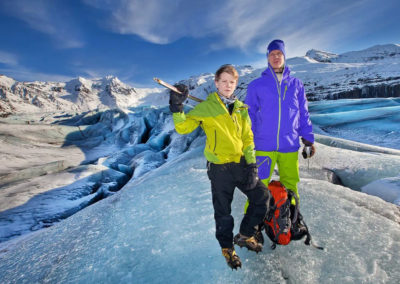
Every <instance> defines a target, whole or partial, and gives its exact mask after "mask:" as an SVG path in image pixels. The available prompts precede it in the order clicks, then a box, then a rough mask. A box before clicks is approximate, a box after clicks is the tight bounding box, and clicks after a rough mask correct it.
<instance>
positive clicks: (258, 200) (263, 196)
mask: <svg viewBox="0 0 400 284" xmlns="http://www.w3.org/2000/svg"><path fill="white" fill-rule="evenodd" d="M245 166H246V165H245V164H244V165H243V164H242V165H240V166H238V168H237V173H236V174H235V177H236V178H241V180H238V183H237V184H236V186H237V187H238V188H239V189H240V190H241V191H242V192H243V193H244V194H245V195H246V196H247V202H248V207H247V210H246V212H245V214H244V217H243V219H242V222H241V224H240V231H239V232H240V233H241V234H242V235H245V236H253V235H254V234H255V233H256V230H257V228H258V225H259V224H261V223H262V222H263V220H264V217H265V215H266V213H267V204H269V197H270V192H269V191H268V189H267V187H266V186H265V185H264V183H262V182H261V181H260V180H259V181H258V182H257V184H256V186H255V187H254V188H252V189H250V190H248V189H245V186H243V183H242V181H243V179H244V175H245V174H246V172H245Z"/></svg>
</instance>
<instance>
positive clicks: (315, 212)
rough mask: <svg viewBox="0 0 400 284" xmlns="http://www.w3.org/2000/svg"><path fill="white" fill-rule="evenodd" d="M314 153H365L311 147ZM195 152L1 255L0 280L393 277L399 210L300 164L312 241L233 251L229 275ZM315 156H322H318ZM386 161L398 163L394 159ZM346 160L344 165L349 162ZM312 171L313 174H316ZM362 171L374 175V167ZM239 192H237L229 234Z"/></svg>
mask: <svg viewBox="0 0 400 284" xmlns="http://www.w3.org/2000/svg"><path fill="white" fill-rule="evenodd" d="M317 146H318V149H320V155H319V156H320V157H321V156H324V159H330V158H332V157H334V156H336V155H337V153H340V155H343V156H347V157H353V158H354V159H359V158H362V157H363V156H364V155H365V154H363V153H357V152H353V151H350V150H345V149H339V148H333V147H328V146H322V145H321V144H318V145H317ZM202 150H203V149H202V147H201V146H200V147H197V148H194V149H193V150H191V151H189V152H187V153H185V154H183V155H181V156H179V157H178V158H177V159H175V160H174V161H171V162H169V163H167V164H165V165H163V166H161V167H159V168H158V169H155V170H153V171H151V172H149V173H148V174H146V175H143V176H142V177H141V178H139V179H137V180H135V181H133V182H131V183H129V184H128V185H127V186H126V187H125V188H124V189H123V190H121V191H119V192H118V193H116V194H114V195H113V196H111V197H109V198H107V199H105V200H102V201H100V202H98V203H96V204H94V205H93V206H90V207H87V208H85V209H83V210H82V211H80V212H78V213H77V214H75V215H73V216H71V217H70V218H68V219H66V220H64V221H63V222H61V223H59V224H56V225H55V226H53V227H51V228H48V229H46V230H41V231H39V232H37V233H36V234H34V235H31V237H27V238H26V239H24V240H22V241H20V242H19V243H18V245H17V246H15V247H10V248H8V249H6V251H7V252H5V253H3V254H2V255H1V261H0V271H1V272H2V273H1V275H2V276H1V277H2V282H3V283H32V282H34V283H35V282H41V283H42V282H57V283H95V282H102V283H104V282H113V283H122V282H124V283H161V282H163V283H193V282H196V283H226V282H227V281H228V282H231V283H250V282H252V283H266V282H268V283H270V282H271V283H278V282H285V281H286V282H290V283H385V282H387V283H396V282H398V280H399V279H400V272H399V269H398V268H399V265H400V259H399V258H398V251H399V249H400V212H399V208H398V207H397V206H396V205H394V204H390V203H387V202H385V201H383V200H381V199H379V198H377V197H374V196H370V195H366V194H363V193H360V192H356V191H353V190H351V189H349V188H346V187H343V186H339V185H335V184H332V183H330V182H328V181H327V180H326V178H324V175H322V174H321V173H322V172H323V169H322V168H320V167H319V166H317V165H318V164H319V162H320V161H319V160H318V161H316V162H314V163H313V164H312V165H313V167H312V168H311V165H310V170H308V168H307V165H306V162H305V161H301V172H302V181H301V182H300V186H299V190H300V194H301V211H302V213H303V215H304V217H305V220H306V221H307V224H308V226H309V227H310V231H311V233H312V236H313V239H314V241H315V242H316V243H318V244H319V245H321V246H323V247H324V248H325V250H324V251H320V250H317V249H314V248H312V247H309V246H306V245H304V244H303V242H302V241H297V242H292V243H291V244H290V245H289V246H285V247H283V246H279V247H278V248H277V249H276V250H271V249H270V248H269V246H268V241H267V242H266V245H265V247H264V250H263V252H261V253H259V254H255V253H254V252H251V251H247V250H246V249H238V250H237V251H238V254H239V255H240V257H241V258H242V262H243V267H242V269H239V270H238V271H231V270H230V269H229V268H228V267H227V266H226V264H225V260H224V258H223V257H222V255H221V252H220V248H219V246H218V243H217V241H216V240H215V237H214V234H215V229H214V226H215V225H214V219H213V209H212V202H211V193H210V189H209V188H210V185H209V180H208V178H207V174H206V169H205V159H204V157H203V155H202ZM322 153H324V154H323V155H322ZM394 160H396V161H397V163H399V164H400V156H398V157H395V158H394ZM348 162H350V165H351V166H353V164H351V161H350V159H344V160H343V161H342V163H343V166H346V165H349V164H348ZM317 170H319V172H320V173H319V174H318V173H317ZM369 170H370V171H374V170H375V168H373V167H372V166H371V167H370V168H369ZM244 203H245V196H244V195H242V194H241V193H240V192H239V191H237V192H236V194H235V198H234V202H233V206H232V211H233V215H234V217H235V220H236V226H235V232H237V231H238V224H239V220H240V219H241V217H242V214H243V205H244Z"/></svg>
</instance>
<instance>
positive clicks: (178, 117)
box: [172, 112, 200, 134]
mask: <svg viewBox="0 0 400 284" xmlns="http://www.w3.org/2000/svg"><path fill="white" fill-rule="evenodd" d="M172 118H173V119H174V124H175V129H176V132H178V133H179V134H188V133H190V132H192V131H193V130H195V129H196V128H197V127H198V126H199V125H200V120H198V119H196V117H195V116H192V115H190V112H189V113H188V115H186V114H185V113H184V112H174V113H173V114H172Z"/></svg>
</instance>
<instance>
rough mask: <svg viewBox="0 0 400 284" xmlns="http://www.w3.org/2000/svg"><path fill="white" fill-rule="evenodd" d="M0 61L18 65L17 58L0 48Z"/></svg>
mask: <svg viewBox="0 0 400 284" xmlns="http://www.w3.org/2000/svg"><path fill="white" fill-rule="evenodd" d="M0 63H3V64H7V65H11V66H16V65H18V58H17V56H16V55H14V54H12V53H9V52H5V51H1V50H0Z"/></svg>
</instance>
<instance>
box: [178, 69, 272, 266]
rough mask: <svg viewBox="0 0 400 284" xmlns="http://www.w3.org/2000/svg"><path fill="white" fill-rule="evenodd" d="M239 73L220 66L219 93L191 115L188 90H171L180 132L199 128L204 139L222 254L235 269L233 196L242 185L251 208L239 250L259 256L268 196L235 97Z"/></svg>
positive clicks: (239, 236)
mask: <svg viewBox="0 0 400 284" xmlns="http://www.w3.org/2000/svg"><path fill="white" fill-rule="evenodd" d="M238 78H239V75H238V72H237V71H236V69H235V68H234V67H233V66H232V65H223V66H221V67H220V68H219V69H218V70H217V72H216V74H215V81H214V82H215V86H216V88H217V92H213V93H211V94H209V96H208V97H207V99H206V100H205V101H203V102H201V103H200V104H198V105H196V106H195V107H194V108H193V109H192V110H191V111H190V112H188V113H187V114H185V113H184V112H183V102H184V101H185V100H186V99H187V96H188V89H187V87H186V86H185V85H177V86H176V87H177V88H178V90H179V91H181V92H182V94H178V93H176V92H174V91H171V92H170V110H171V111H172V113H173V119H174V124H175V128H176V131H177V132H178V133H180V134H187V133H190V132H192V131H193V130H195V129H196V128H197V127H198V126H200V127H201V128H202V129H203V130H204V132H205V134H206V136H207V140H206V145H205V149H204V155H205V157H206V159H207V174H208V177H209V179H210V181H211V191H212V201H213V206H214V218H215V223H216V238H217V240H218V242H219V244H220V246H221V248H222V254H223V256H224V257H225V259H226V261H227V264H228V265H229V266H230V267H231V268H232V269H237V267H241V261H240V258H239V256H238V255H237V254H236V252H235V249H234V247H233V241H234V238H233V232H232V231H233V227H234V220H233V217H232V215H231V203H232V199H233V193H234V190H235V188H236V187H238V188H239V189H240V190H241V191H242V192H243V193H244V194H245V195H246V196H247V198H248V200H249V207H248V209H247V212H246V214H245V215H244V217H243V219H242V222H241V225H240V231H239V234H237V235H236V236H235V243H236V244H237V245H239V246H240V247H242V246H245V247H247V248H248V249H249V250H253V251H256V252H259V251H261V250H262V244H260V243H258V241H257V240H256V238H255V237H254V234H255V233H256V229H257V225H258V224H260V223H262V221H263V219H264V216H265V214H266V209H267V207H266V206H267V205H266V203H267V201H268V200H269V192H268V190H267V188H266V187H265V185H264V184H263V183H262V182H261V181H260V180H259V179H258V171H257V166H256V164H255V162H256V158H255V152H254V142H253V133H252V130H251V121H250V118H249V115H248V110H247V106H246V105H244V104H243V103H242V102H241V101H239V100H237V99H236V98H235V96H233V92H234V90H235V88H236V86H237V83H238Z"/></svg>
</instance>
